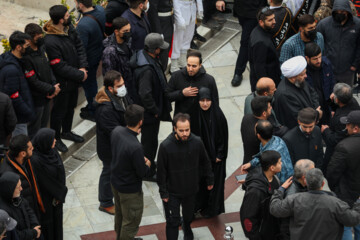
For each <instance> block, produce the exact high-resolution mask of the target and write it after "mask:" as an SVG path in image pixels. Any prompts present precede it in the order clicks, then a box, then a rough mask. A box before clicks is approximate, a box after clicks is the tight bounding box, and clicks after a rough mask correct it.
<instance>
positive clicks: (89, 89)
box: [82, 67, 98, 114]
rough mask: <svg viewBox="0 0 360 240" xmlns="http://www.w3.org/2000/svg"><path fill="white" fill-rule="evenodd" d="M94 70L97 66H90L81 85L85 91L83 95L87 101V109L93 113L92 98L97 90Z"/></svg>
mask: <svg viewBox="0 0 360 240" xmlns="http://www.w3.org/2000/svg"><path fill="white" fill-rule="evenodd" d="M96 72H97V67H92V68H90V69H89V71H88V73H87V74H88V78H87V79H86V80H85V82H83V84H82V87H83V88H84V91H85V97H86V100H87V102H88V105H87V107H88V110H89V111H90V112H91V113H92V114H95V107H94V106H93V102H94V98H95V96H96V94H97V91H98V86H97V81H96Z"/></svg>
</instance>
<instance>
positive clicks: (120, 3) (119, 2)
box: [105, 0, 129, 36]
mask: <svg viewBox="0 0 360 240" xmlns="http://www.w3.org/2000/svg"><path fill="white" fill-rule="evenodd" d="M128 8H129V5H128V3H127V1H126V0H109V1H108V4H107V6H106V8H105V17H106V22H105V33H106V35H107V36H110V35H111V34H112V33H113V32H114V28H113V20H114V19H115V18H117V17H120V16H121V15H122V14H123V13H124V12H125V10H126V9H128Z"/></svg>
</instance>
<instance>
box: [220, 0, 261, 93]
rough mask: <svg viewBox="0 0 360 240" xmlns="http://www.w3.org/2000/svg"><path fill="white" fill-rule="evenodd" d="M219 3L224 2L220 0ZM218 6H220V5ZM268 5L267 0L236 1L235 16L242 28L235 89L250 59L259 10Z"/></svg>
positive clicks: (234, 78)
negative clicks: (250, 49) (250, 41)
mask: <svg viewBox="0 0 360 240" xmlns="http://www.w3.org/2000/svg"><path fill="white" fill-rule="evenodd" d="M218 2H224V1H222V0H220V1H218ZM216 4H217V5H218V3H216ZM266 4H267V1H266V0H252V1H242V0H235V1H234V15H235V16H236V17H237V18H238V19H239V23H240V25H241V28H242V33H241V40H240V50H239V55H238V58H237V61H236V67H235V73H234V77H233V79H232V81H231V85H232V86H234V87H237V86H239V85H240V84H241V81H242V79H243V77H242V74H243V73H244V72H245V69H246V64H247V62H248V58H249V40H250V34H251V32H252V30H253V29H254V28H255V27H256V25H257V24H258V21H257V20H256V14H257V12H258V11H259V9H260V8H262V7H265V6H266ZM219 5H220V4H219ZM221 5H222V6H225V3H222V4H221ZM224 8H225V7H224ZM253 91H254V90H253Z"/></svg>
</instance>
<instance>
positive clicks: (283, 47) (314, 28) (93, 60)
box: [0, 0, 360, 240]
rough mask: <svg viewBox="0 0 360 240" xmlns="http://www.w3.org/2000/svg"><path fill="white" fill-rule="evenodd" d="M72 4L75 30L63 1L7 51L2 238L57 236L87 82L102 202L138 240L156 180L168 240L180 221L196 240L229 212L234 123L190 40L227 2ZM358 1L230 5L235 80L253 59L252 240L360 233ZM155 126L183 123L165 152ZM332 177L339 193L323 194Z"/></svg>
mask: <svg viewBox="0 0 360 240" xmlns="http://www.w3.org/2000/svg"><path fill="white" fill-rule="evenodd" d="M205 2H206V3H205ZM325 2H326V3H327V5H325V4H324V3H325ZM284 4H285V5H284ZM75 5H76V9H77V11H78V12H79V13H80V16H81V18H80V19H78V22H77V25H76V28H75V27H74V26H73V24H72V23H73V19H72V16H71V14H70V13H69V11H68V9H67V8H66V7H64V6H62V5H55V6H53V7H51V8H50V10H49V15H50V18H51V19H50V20H49V21H48V22H46V24H45V25H44V26H43V29H42V28H41V27H40V26H39V25H37V24H34V23H30V24H28V25H27V26H26V27H25V30H24V32H20V31H15V32H14V33H13V34H12V35H11V36H10V38H9V42H10V46H11V51H9V52H7V53H4V54H3V55H1V58H0V91H1V93H0V111H1V113H2V115H3V116H4V118H3V119H1V120H0V123H1V124H0V125H1V126H2V127H0V144H5V145H7V146H8V148H9V150H8V151H7V152H4V157H3V159H2V162H1V165H0V187H1V189H2V190H1V192H0V209H1V210H0V233H1V234H2V235H1V238H2V237H3V236H4V235H6V236H7V237H6V239H24V240H28V239H29V240H30V239H31V240H32V239H35V238H36V239H45V240H52V239H63V231H62V206H63V203H64V202H65V198H66V194H67V187H66V183H65V182H66V181H65V170H64V166H63V163H62V159H61V157H60V155H59V153H58V152H59V151H60V152H67V151H68V149H67V146H66V145H65V144H64V142H62V139H66V140H71V141H74V142H76V143H82V142H84V139H83V138H82V137H81V136H79V135H77V134H75V133H74V132H72V131H71V129H72V122H73V116H74V109H75V107H76V105H77V100H78V88H79V86H80V85H82V87H83V89H84V92H85V96H86V99H87V105H86V107H84V108H82V109H81V113H80V116H81V117H82V118H84V119H87V120H90V121H94V122H96V137H97V153H98V157H99V159H100V160H101V161H102V163H103V169H102V172H101V175H100V179H99V195H98V198H99V202H100V205H99V210H100V211H103V212H105V213H108V214H112V215H115V231H116V238H117V239H118V240H119V239H120V240H128V239H141V238H139V237H136V235H137V232H138V229H139V225H140V222H141V217H142V213H143V208H144V197H143V192H142V182H143V181H144V180H145V181H153V182H157V184H158V187H159V194H160V197H161V199H162V203H163V206H164V215H165V218H166V238H167V239H170V240H176V239H178V235H179V226H181V228H182V230H183V232H184V239H187V240H188V239H194V234H193V232H192V229H191V223H192V221H193V219H194V216H197V217H204V218H212V217H216V216H218V215H220V214H222V213H224V212H225V206H224V186H225V179H226V159H227V155H228V139H229V132H228V125H227V120H226V117H225V115H224V113H223V112H222V110H221V108H220V105H219V103H220V100H219V94H218V89H217V86H216V81H215V79H214V78H213V77H212V76H211V75H209V74H207V73H206V70H205V68H204V66H203V65H202V55H201V52H200V51H197V50H192V49H189V48H190V46H191V42H192V40H193V38H194V34H195V36H196V30H195V20H196V18H197V17H198V18H202V17H203V18H204V19H203V21H204V24H205V25H208V26H212V27H214V25H217V24H219V23H221V22H222V23H223V19H221V18H219V17H218V16H217V14H214V12H215V11H216V9H218V11H223V12H226V11H228V10H229V9H228V8H226V5H225V2H224V1H221V0H220V1H204V7H205V10H206V11H205V12H203V5H202V1H199V0H198V1H195V0H190V1H188V0H186V1H183V0H174V1H151V0H150V3H149V1H148V0H128V1H127V2H125V1H124V0H116V1H115V0H114V1H109V3H108V6H107V7H106V9H105V10H104V9H103V8H102V7H100V6H93V4H92V0H75ZM267 5H268V6H267ZM319 5H320V7H319ZM351 6H352V5H351V2H350V1H348V0H335V1H334V2H332V1H329V2H328V1H324V2H323V1H322V2H321V4H320V2H319V1H316V0H303V1H302V0H287V1H284V2H283V1H281V0H269V1H268V2H267V1H264V0H253V1H240V0H235V1H234V8H233V10H234V14H235V15H236V16H237V17H238V19H239V23H240V25H241V26H242V33H241V46H240V50H239V56H238V60H237V63H236V69H235V73H234V77H233V79H232V81H231V84H232V85H233V86H234V87H235V86H239V85H240V84H241V82H242V73H243V72H244V71H245V69H246V64H247V62H249V63H250V86H251V92H252V93H251V94H250V95H248V96H247V97H246V99H245V105H244V117H243V119H242V122H241V126H240V131H241V135H242V141H243V149H244V151H243V152H244V157H243V164H242V166H241V167H240V170H241V172H242V173H243V174H247V175H246V178H245V180H244V181H239V183H241V184H243V185H242V188H243V189H244V190H245V196H244V199H243V201H242V204H241V209H240V221H241V225H242V227H243V230H244V233H245V236H246V237H248V238H249V239H290V238H291V239H341V238H342V239H344V240H347V239H351V238H352V228H351V227H354V234H355V238H356V239H357V238H359V236H360V233H359V231H360V230H359V229H360V225H359V224H360V205H359V204H360V203H359V196H360V188H359V185H360V182H359V181H360V164H359V163H358V162H359V161H358V159H357V158H358V155H359V154H360V151H359V147H358V146H360V142H359V141H360V107H359V104H358V102H357V100H356V99H355V98H354V97H353V90H352V88H353V86H354V84H355V81H356V80H357V77H356V76H357V74H356V73H357V71H358V69H359V68H360V47H359V44H358V41H359V38H360V21H359V20H358V18H357V16H355V15H356V11H355V12H354V11H353V10H352V9H351ZM355 6H356V4H355ZM326 7H332V12H331V11H330V14H329V12H328V11H325V10H326V9H325V8H326ZM316 9H317V10H316ZM324 9H325V10H324ZM325 13H327V14H328V15H329V16H328V17H326V18H325V15H326V14H325ZM44 32H45V36H44ZM172 38H173V41H172ZM198 38H199V37H198ZM171 49H172V52H171ZM169 52H170V53H169ZM169 56H170V58H171V68H170V72H171V77H170V79H169V80H168V78H167V76H166V75H165V71H166V69H167V65H168V57H169ZM99 64H100V65H101V69H102V75H103V79H104V81H103V86H102V87H101V88H100V89H99V90H98V86H97V81H96V78H97V75H98V73H97V72H98V66H99ZM249 92H250V91H249ZM172 102H175V109H174V114H173V117H171V112H172V104H171V103H172ZM49 120H50V128H46V127H47V126H48V123H49ZM161 121H167V122H172V126H173V127H172V129H169V135H168V137H167V138H166V139H165V140H164V141H163V142H161V144H160V145H159V144H158V135H159V129H160V122H161ZM140 133H141V137H140V141H139V139H138V135H139V134H140ZM324 147H326V150H325V153H324ZM324 176H326V178H327V182H328V186H329V187H330V189H331V190H332V191H333V192H334V193H330V192H326V191H323V190H322V189H323V187H324V184H325V181H324ZM335 194H336V195H335ZM180 209H181V210H182V212H181V213H180ZM344 226H345V228H344ZM344 230H345V231H344Z"/></svg>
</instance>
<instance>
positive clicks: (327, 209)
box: [270, 168, 360, 240]
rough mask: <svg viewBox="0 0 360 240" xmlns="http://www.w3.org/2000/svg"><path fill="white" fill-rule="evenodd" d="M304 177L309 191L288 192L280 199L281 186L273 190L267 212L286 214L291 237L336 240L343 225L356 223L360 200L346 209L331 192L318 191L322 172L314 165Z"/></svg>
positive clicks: (321, 184)
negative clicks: (290, 193) (288, 193)
mask: <svg viewBox="0 0 360 240" xmlns="http://www.w3.org/2000/svg"><path fill="white" fill-rule="evenodd" d="M305 179H306V183H307V188H308V190H309V192H305V193H296V194H292V195H290V196H288V197H287V198H285V199H284V200H283V196H284V191H285V189H283V188H281V187H280V189H279V190H275V193H274V194H273V196H272V198H271V203H270V213H271V214H272V215H273V216H275V217H278V218H285V217H290V236H291V240H300V239H307V240H315V239H316V240H317V239H327V240H340V239H341V237H342V234H343V227H344V225H346V226H355V225H357V224H359V222H360V200H359V199H357V201H356V203H355V205H354V207H353V208H352V209H350V207H349V205H348V204H347V203H346V202H343V201H341V200H340V199H338V198H336V197H335V196H334V194H332V193H330V192H325V191H322V189H323V186H324V184H325V181H324V175H323V174H322V172H321V170H320V169H318V168H314V169H310V170H309V171H308V172H307V173H306V176H305ZM329 226H331V227H329Z"/></svg>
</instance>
